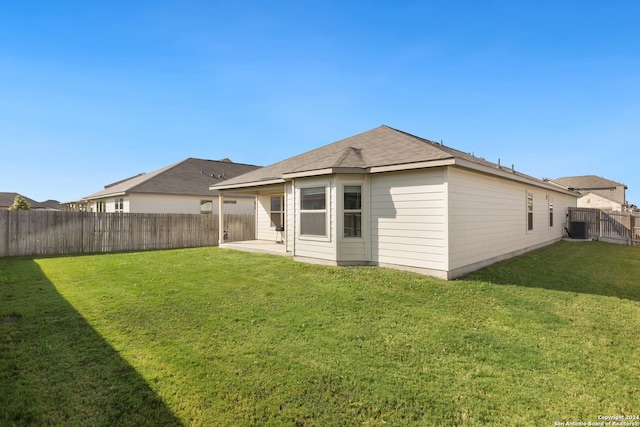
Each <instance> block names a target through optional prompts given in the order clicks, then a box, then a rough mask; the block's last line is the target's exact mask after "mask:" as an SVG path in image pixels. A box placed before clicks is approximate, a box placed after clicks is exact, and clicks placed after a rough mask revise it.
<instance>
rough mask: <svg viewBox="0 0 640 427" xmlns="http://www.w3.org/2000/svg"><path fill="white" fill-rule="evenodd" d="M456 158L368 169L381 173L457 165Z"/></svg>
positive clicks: (371, 171)
mask: <svg viewBox="0 0 640 427" xmlns="http://www.w3.org/2000/svg"><path fill="white" fill-rule="evenodd" d="M455 164H456V159H455V158H449V159H442V160H429V161H426V162H418V163H406V164H403V165H389V166H374V167H372V168H369V169H368V171H369V172H370V173H380V172H399V171H405V170H411V169H426V168H435V167H439V166H449V165H455Z"/></svg>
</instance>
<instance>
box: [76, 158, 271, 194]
mask: <svg viewBox="0 0 640 427" xmlns="http://www.w3.org/2000/svg"><path fill="white" fill-rule="evenodd" d="M258 168H260V166H255V165H247V164H243V163H233V162H231V161H230V160H229V159H224V160H220V161H218V160H205V159H195V158H188V159H185V160H183V161H181V162H178V163H174V164H172V165H169V166H166V167H164V168H161V169H158V170H156V171H153V172H149V173H143V174H139V175H136V176H133V177H131V178H127V179H124V180H122V181H118V182H114V183H112V184H108V185H106V186H105V188H104V190H102V191H98V192H97V193H94V194H91V195H89V196H87V197H85V198H84V199H85V200H92V199H101V198H105V197H113V196H119V195H124V194H138V193H145V194H172V195H190V196H212V195H215V194H216V193H215V192H212V191H211V190H209V187H210V186H211V185H213V184H216V183H219V182H223V181H225V180H227V179H229V178H233V177H236V176H238V175H241V174H244V173H246V172H250V171H253V170H255V169H258Z"/></svg>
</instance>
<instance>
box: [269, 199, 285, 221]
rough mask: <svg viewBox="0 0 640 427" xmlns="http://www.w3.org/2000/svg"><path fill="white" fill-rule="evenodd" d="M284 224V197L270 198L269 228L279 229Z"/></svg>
mask: <svg viewBox="0 0 640 427" xmlns="http://www.w3.org/2000/svg"><path fill="white" fill-rule="evenodd" d="M283 224H284V197H283V196H271V227H275V228H281V227H282V225H283Z"/></svg>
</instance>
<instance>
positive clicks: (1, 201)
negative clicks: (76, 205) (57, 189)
mask: <svg viewBox="0 0 640 427" xmlns="http://www.w3.org/2000/svg"><path fill="white" fill-rule="evenodd" d="M17 195H18V193H3V192H0V207H10V206H11V205H13V201H14V200H15V198H16V196H17ZM22 197H24V198H25V200H26V201H27V202H28V203H29V206H31V209H60V202H59V201H57V200H46V201H44V202H37V201H35V200H33V199H30V198H29V197H26V196H22Z"/></svg>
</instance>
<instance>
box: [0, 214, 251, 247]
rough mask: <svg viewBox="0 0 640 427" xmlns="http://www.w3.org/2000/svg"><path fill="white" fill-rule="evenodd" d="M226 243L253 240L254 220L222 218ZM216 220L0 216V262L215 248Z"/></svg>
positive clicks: (176, 216) (182, 216)
mask: <svg viewBox="0 0 640 427" xmlns="http://www.w3.org/2000/svg"><path fill="white" fill-rule="evenodd" d="M225 226H228V227H229V229H230V230H232V231H230V232H229V238H228V241H237V240H250V239H254V238H255V216H254V215H251V214H245V215H240V214H238V215H235V214H229V215H225ZM217 244H218V215H216V214H211V215H193V214H140V213H136V214H128V213H90V212H60V211H35V210H34V211H0V257H4V256H20V255H57V254H72V253H100V252H117V251H138V250H150V249H169V248H186V247H198V246H215V245H217Z"/></svg>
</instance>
